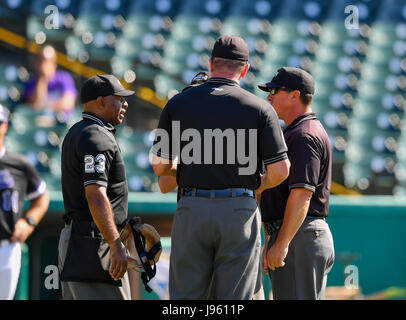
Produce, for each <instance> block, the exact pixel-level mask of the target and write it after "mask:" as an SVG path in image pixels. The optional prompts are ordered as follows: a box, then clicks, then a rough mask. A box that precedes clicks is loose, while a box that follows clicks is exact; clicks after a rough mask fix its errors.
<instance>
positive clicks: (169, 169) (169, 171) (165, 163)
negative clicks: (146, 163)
mask: <svg viewBox="0 0 406 320" xmlns="http://www.w3.org/2000/svg"><path fill="white" fill-rule="evenodd" d="M152 169H153V170H154V173H155V175H156V176H158V177H161V176H169V177H176V166H174V165H173V161H172V160H169V159H165V158H161V157H159V156H157V155H155V154H153V155H152Z"/></svg>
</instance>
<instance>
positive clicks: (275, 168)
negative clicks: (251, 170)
mask: <svg viewBox="0 0 406 320" xmlns="http://www.w3.org/2000/svg"><path fill="white" fill-rule="evenodd" d="M289 168H290V162H289V159H288V158H286V159H283V160H281V161H278V162H275V163H272V164H268V165H266V172H265V173H264V174H263V175H261V185H260V186H259V187H258V189H256V190H255V193H256V195H257V199H258V197H259V200H257V201H260V195H261V193H262V192H263V191H264V190H266V189H270V188H274V187H276V186H277V185H279V184H280V183H281V182H282V181H283V180H285V179H286V178H287V177H288V176H289Z"/></svg>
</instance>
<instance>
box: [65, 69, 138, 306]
mask: <svg viewBox="0 0 406 320" xmlns="http://www.w3.org/2000/svg"><path fill="white" fill-rule="evenodd" d="M133 94H134V91H129V90H125V89H124V87H123V86H122V85H121V83H120V82H119V80H118V79H117V78H116V77H114V76H113V75H96V76H94V77H92V78H90V79H88V80H86V82H85V83H84V84H83V86H82V88H81V92H80V97H81V101H82V103H83V104H84V112H83V119H82V120H81V121H79V122H77V123H76V124H75V125H73V126H72V127H71V128H70V130H69V132H68V133H67V135H66V137H65V139H64V141H63V145H62V193H63V199H64V205H65V212H66V213H65V215H64V220H65V228H64V229H63V230H62V232H61V236H60V240H59V269H60V272H61V284H62V296H63V299H75V300H76V299H79V300H81V299H118V300H124V299H130V297H131V294H130V288H129V281H128V274H127V273H126V270H127V262H128V259H127V256H126V253H125V250H124V248H123V245H122V243H121V241H120V234H119V231H120V230H119V229H120V228H119V226H120V225H121V224H122V223H123V222H124V221H125V220H126V218H127V215H128V212H127V210H128V186H127V180H126V174H125V168H124V161H123V158H122V155H121V151H120V148H119V146H118V144H117V141H116V137H115V135H114V133H115V129H114V126H117V125H119V124H120V123H121V122H122V121H123V119H124V116H125V112H126V109H127V108H128V103H127V102H126V100H125V97H127V96H131V95H133Z"/></svg>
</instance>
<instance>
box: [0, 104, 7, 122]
mask: <svg viewBox="0 0 406 320" xmlns="http://www.w3.org/2000/svg"><path fill="white" fill-rule="evenodd" d="M8 115H9V111H8V109H7V108H6V107H4V106H3V105H2V104H0V123H3V122H8Z"/></svg>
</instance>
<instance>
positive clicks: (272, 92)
mask: <svg viewBox="0 0 406 320" xmlns="http://www.w3.org/2000/svg"><path fill="white" fill-rule="evenodd" d="M279 91H286V92H291V91H293V90H292V89H288V88H285V87H279V88H271V90H269V93H270V94H272V95H274V94H277V93H278V92H279Z"/></svg>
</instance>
